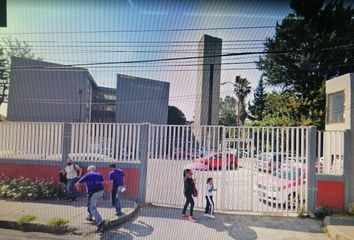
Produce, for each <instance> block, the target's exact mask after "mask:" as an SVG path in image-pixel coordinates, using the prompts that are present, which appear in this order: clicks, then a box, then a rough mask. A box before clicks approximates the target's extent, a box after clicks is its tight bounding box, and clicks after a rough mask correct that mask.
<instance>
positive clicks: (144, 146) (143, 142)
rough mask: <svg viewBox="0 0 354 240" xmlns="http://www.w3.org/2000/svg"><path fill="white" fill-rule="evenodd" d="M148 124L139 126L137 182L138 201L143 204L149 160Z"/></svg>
mask: <svg viewBox="0 0 354 240" xmlns="http://www.w3.org/2000/svg"><path fill="white" fill-rule="evenodd" d="M149 129H150V124H149V123H143V124H142V125H140V136H138V137H139V142H140V147H139V149H140V180H139V201H141V202H145V200H146V185H147V181H146V180H147V178H146V176H147V164H148V163H147V161H148V158H149V147H148V146H149Z"/></svg>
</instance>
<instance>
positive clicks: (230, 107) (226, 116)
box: [219, 96, 237, 126]
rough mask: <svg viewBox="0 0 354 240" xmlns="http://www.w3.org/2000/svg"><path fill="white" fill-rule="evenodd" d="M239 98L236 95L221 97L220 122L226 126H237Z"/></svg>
mask: <svg viewBox="0 0 354 240" xmlns="http://www.w3.org/2000/svg"><path fill="white" fill-rule="evenodd" d="M236 107H237V100H236V98H234V97H231V96H226V97H225V98H224V99H220V112H219V113H220V114H219V124H220V125H224V126H235V125H236V124H237V114H236V111H237V108H236Z"/></svg>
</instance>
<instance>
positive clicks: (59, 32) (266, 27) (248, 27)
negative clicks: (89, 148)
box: [0, 25, 276, 35]
mask: <svg viewBox="0 0 354 240" xmlns="http://www.w3.org/2000/svg"><path fill="white" fill-rule="evenodd" d="M275 27H276V26H274V25H271V26H244V27H212V28H175V29H135V30H90V31H58V32H9V33H0V35H9V34H10V35H36V34H91V33H137V32H139V33H141V32H191V31H215V30H217V31H225V30H247V29H269V28H275Z"/></svg>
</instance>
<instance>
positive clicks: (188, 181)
mask: <svg viewBox="0 0 354 240" xmlns="http://www.w3.org/2000/svg"><path fill="white" fill-rule="evenodd" d="M183 176H184V191H183V193H184V196H185V198H186V202H185V204H184V207H183V212H182V218H183V219H188V220H189V221H192V222H196V221H197V219H196V218H195V217H194V216H193V208H194V199H193V195H194V196H196V194H197V193H196V192H197V191H196V190H197V189H196V187H195V183H196V182H195V179H193V178H192V177H193V172H192V170H191V169H186V170H184V173H183ZM188 205H190V216H188V215H186V211H187V208H188Z"/></svg>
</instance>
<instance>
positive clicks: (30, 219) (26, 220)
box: [17, 215, 37, 226]
mask: <svg viewBox="0 0 354 240" xmlns="http://www.w3.org/2000/svg"><path fill="white" fill-rule="evenodd" d="M36 220H37V217H36V216H33V215H24V216H22V217H20V219H18V220H17V223H18V224H19V225H20V226H23V225H25V224H29V223H31V222H33V221H36Z"/></svg>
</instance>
